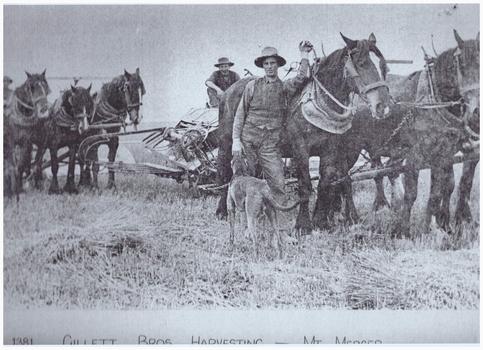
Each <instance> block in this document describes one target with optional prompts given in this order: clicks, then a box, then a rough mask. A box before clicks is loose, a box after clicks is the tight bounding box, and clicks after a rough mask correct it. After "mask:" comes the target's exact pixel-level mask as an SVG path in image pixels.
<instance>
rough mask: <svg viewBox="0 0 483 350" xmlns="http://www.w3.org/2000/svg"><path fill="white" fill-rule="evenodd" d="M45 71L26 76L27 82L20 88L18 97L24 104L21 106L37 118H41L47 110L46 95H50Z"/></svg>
mask: <svg viewBox="0 0 483 350" xmlns="http://www.w3.org/2000/svg"><path fill="white" fill-rule="evenodd" d="M45 71H46V70H44V71H43V72H42V73H41V74H30V73H28V72H25V73H26V74H27V81H26V82H25V83H23V84H22V86H20V87H19V88H18V89H17V91H19V95H21V96H19V97H20V98H21V100H22V101H23V102H24V104H23V106H24V107H26V108H27V109H31V110H32V112H34V113H35V112H36V113H37V114H36V115H37V116H41V115H42V114H44V113H45V112H47V109H48V101H47V95H48V94H50V88H49V84H48V83H47V80H46V79H45Z"/></svg>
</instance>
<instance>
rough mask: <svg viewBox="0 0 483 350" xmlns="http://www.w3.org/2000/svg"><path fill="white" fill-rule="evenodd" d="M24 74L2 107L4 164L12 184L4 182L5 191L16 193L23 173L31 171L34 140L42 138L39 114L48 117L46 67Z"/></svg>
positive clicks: (28, 173)
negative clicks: (24, 79)
mask: <svg viewBox="0 0 483 350" xmlns="http://www.w3.org/2000/svg"><path fill="white" fill-rule="evenodd" d="M26 74H27V80H26V81H25V83H23V84H22V85H21V86H20V87H18V88H16V89H15V91H14V92H13V94H12V95H11V98H10V100H9V101H8V102H7V103H6V106H5V108H4V117H3V147H4V151H3V152H4V153H3V157H4V164H6V165H7V167H8V168H9V169H11V170H12V171H13V172H14V174H11V176H8V177H9V178H11V179H12V181H11V182H12V183H14V185H13V184H12V183H11V184H7V186H8V187H7V188H6V194H7V195H10V194H12V193H11V192H12V191H13V192H16V193H17V195H18V192H19V191H20V190H21V189H22V176H23V174H26V175H27V176H29V175H30V171H31V162H32V159H31V158H32V148H33V144H37V145H38V144H40V143H41V142H42V140H43V134H42V127H41V125H42V118H45V117H47V113H46V111H47V109H48V101H47V95H48V94H49V93H50V88H49V84H48V83H47V80H46V79H45V70H44V71H43V72H42V73H41V74H30V73H27V72H26ZM12 186H14V187H15V188H12ZM9 187H10V190H9Z"/></svg>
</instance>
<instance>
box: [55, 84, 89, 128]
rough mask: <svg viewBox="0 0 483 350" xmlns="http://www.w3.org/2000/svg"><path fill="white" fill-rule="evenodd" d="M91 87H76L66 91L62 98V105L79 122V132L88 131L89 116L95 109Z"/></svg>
mask: <svg viewBox="0 0 483 350" xmlns="http://www.w3.org/2000/svg"><path fill="white" fill-rule="evenodd" d="M91 87H92V84H91V85H89V87H88V88H87V89H86V88H83V87H74V86H71V87H70V90H67V91H66V92H65V93H64V96H63V98H62V107H64V108H65V111H66V112H67V114H69V115H70V116H72V117H74V118H75V119H76V121H78V124H79V132H85V131H87V127H88V123H87V120H88V118H89V117H90V116H91V115H92V112H93V110H94V100H93V99H92V96H91V94H90V93H91Z"/></svg>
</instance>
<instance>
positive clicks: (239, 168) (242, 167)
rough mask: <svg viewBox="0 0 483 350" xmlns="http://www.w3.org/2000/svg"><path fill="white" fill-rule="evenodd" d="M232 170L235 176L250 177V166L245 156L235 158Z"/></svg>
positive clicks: (232, 162) (232, 161)
mask: <svg viewBox="0 0 483 350" xmlns="http://www.w3.org/2000/svg"><path fill="white" fill-rule="evenodd" d="M231 169H232V170H233V176H249V175H250V172H249V171H248V164H247V161H246V159H245V157H243V156H235V157H233V159H232V160H231Z"/></svg>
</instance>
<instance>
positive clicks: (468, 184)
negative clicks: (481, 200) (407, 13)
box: [455, 31, 480, 230]
mask: <svg viewBox="0 0 483 350" xmlns="http://www.w3.org/2000/svg"><path fill="white" fill-rule="evenodd" d="M455 38H456V41H457V42H458V48H457V49H456V52H455V60H456V69H457V76H458V87H459V92H460V94H461V96H462V97H463V99H464V101H465V115H464V121H465V128H466V130H467V132H468V134H469V137H470V140H469V142H468V143H467V144H466V145H469V147H464V149H463V152H464V153H466V154H475V153H477V152H476V150H478V153H477V154H479V140H480V33H478V36H477V37H476V41H472V40H470V41H463V40H462V39H461V37H460V36H459V35H458V33H457V32H456V31H455ZM473 141H474V142H473ZM466 145H465V146H466ZM477 164H478V160H471V161H467V162H465V163H464V164H463V173H462V175H461V179H460V185H459V187H458V196H457V204H456V215H455V221H456V228H457V230H458V229H459V226H460V225H461V223H462V222H463V221H468V222H471V221H472V215H471V211H470V206H469V204H468V202H469V199H470V192H471V188H472V187H473V178H474V175H475V168H476V165H477Z"/></svg>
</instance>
